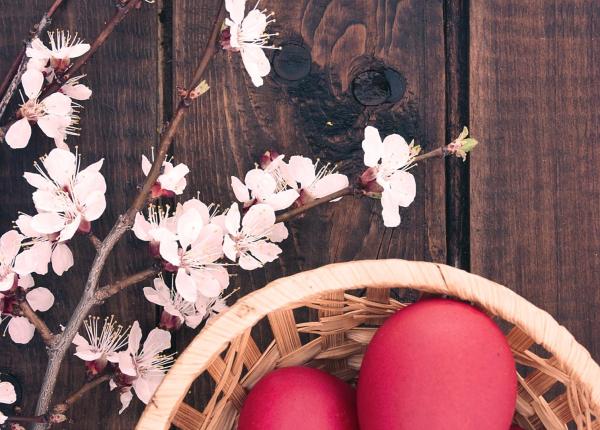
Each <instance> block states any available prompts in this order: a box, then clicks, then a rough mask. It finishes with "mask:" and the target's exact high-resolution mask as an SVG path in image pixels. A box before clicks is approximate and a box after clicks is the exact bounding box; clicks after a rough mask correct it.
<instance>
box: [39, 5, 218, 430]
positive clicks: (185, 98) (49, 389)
mask: <svg viewBox="0 0 600 430" xmlns="http://www.w3.org/2000/svg"><path fill="white" fill-rule="evenodd" d="M130 1H136V2H137V1H139V0H130ZM130 4H131V3H128V5H130ZM224 19H225V5H224V2H221V5H220V7H219V12H218V14H217V17H216V18H215V21H214V23H213V27H212V30H211V34H210V37H209V39H208V42H207V46H206V48H205V50H204V52H203V54H202V57H201V59H200V63H199V64H198V66H197V68H196V70H195V72H194V74H193V78H192V82H191V85H190V86H189V88H190V89H191V90H194V89H195V88H196V87H197V86H198V85H199V84H200V82H201V80H202V76H203V74H204V72H205V71H206V68H207V66H208V64H209V63H210V60H211V59H212V58H213V56H214V55H215V53H216V52H217V38H218V36H219V33H220V31H221V27H222V25H223V21H224ZM192 95H193V91H188V92H186V93H185V94H184V95H182V99H181V100H180V102H179V104H178V106H177V109H176V110H175V113H174V114H173V118H172V119H171V122H170V123H169V126H168V128H167V130H166V131H165V133H164V134H163V136H162V138H161V141H160V145H159V150H158V154H157V156H156V157H155V159H154V162H153V164H152V168H151V169H150V172H148V175H147V177H146V181H145V183H144V185H143V187H142V189H141V190H140V192H139V193H138V195H137V197H136V198H135V200H134V202H133V204H132V205H131V207H130V208H129V209H128V210H127V212H126V213H125V214H124V215H121V216H119V219H118V220H117V222H116V223H115V225H114V226H113V228H112V229H111V230H110V232H109V233H108V235H107V236H106V238H105V239H104V240H103V241H102V244H101V245H100V247H99V248H98V250H97V252H96V257H95V258H94V261H93V263H92V267H91V269H90V273H89V275H88V279H87V281H86V285H85V287H84V291H83V294H82V297H81V299H80V301H79V304H78V305H77V307H76V308H75V310H74V311H73V315H72V317H71V319H70V320H69V322H68V323H67V326H66V328H65V330H64V332H63V333H62V334H61V335H59V336H57V337H56V340H55V342H54V343H53V345H52V347H51V348H50V349H49V351H48V354H49V360H48V365H47V367H46V374H45V375H44V381H43V383H42V387H41V389H40V396H39V398H38V402H37V406H36V414H38V415H42V414H44V413H46V412H47V410H48V407H49V405H50V401H51V398H52V393H53V392H54V387H55V385H56V380H57V378H58V373H59V370H60V366H61V363H62V361H63V359H64V356H65V353H66V352H67V350H68V348H69V346H70V345H71V342H72V341H73V338H74V337H75V335H76V334H77V332H78V331H79V328H80V327H81V324H82V323H83V321H84V320H85V318H86V317H87V315H88V313H89V311H90V309H91V308H92V307H93V306H94V305H95V304H96V303H97V301H96V296H95V293H96V288H97V286H98V282H99V280H100V275H101V273H102V271H103V269H104V265H105V264H106V260H107V258H108V256H109V255H110V253H111V252H112V250H113V248H114V246H115V245H116V243H117V242H118V241H119V239H120V238H121V237H122V236H123V234H125V232H126V231H127V230H129V229H130V228H131V226H132V225H133V221H134V219H135V215H136V214H137V213H138V212H139V211H140V210H141V209H142V207H143V205H144V204H145V202H146V200H147V197H148V195H149V194H150V191H151V188H152V186H153V185H154V183H155V182H156V180H157V178H158V176H159V174H160V170H161V167H162V163H163V161H164V159H165V158H166V156H167V153H168V150H169V147H170V146H171V143H172V142H173V139H174V137H175V134H176V132H177V129H178V128H179V125H180V124H181V121H182V120H183V117H184V116H185V114H186V113H187V111H188V108H189V106H191V104H192V101H193V99H194V97H193V96H192ZM36 428H37V429H41V428H43V427H40V426H36Z"/></svg>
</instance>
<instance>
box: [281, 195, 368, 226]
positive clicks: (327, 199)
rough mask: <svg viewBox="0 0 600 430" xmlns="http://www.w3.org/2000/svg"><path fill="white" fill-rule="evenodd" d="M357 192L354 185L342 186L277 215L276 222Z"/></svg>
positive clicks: (286, 219)
mask: <svg viewBox="0 0 600 430" xmlns="http://www.w3.org/2000/svg"><path fill="white" fill-rule="evenodd" d="M355 193H356V192H355V190H354V188H352V187H346V188H342V189H341V190H339V191H336V192H335V193H331V194H328V195H326V196H325V197H321V198H320V199H315V200H312V201H310V202H308V203H307V204H305V205H302V206H299V207H297V208H294V209H292V210H289V211H287V212H284V213H282V214H281V215H279V216H277V218H276V220H275V222H285V221H289V220H291V219H292V218H295V217H297V216H298V215H300V214H303V213H304V212H307V211H309V210H311V209H313V208H316V207H317V206H321V205H324V204H325V203H329V202H330V201H332V200H335V199H339V198H340V197H343V196H349V195H352V194H355ZM357 194H358V195H362V194H361V193H357Z"/></svg>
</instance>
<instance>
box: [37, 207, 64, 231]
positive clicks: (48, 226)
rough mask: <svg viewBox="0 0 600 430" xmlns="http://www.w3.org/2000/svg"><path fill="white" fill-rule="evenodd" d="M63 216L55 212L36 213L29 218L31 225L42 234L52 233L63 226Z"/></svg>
mask: <svg viewBox="0 0 600 430" xmlns="http://www.w3.org/2000/svg"><path fill="white" fill-rule="evenodd" d="M65 222H66V220H65V218H64V217H63V216H62V215H60V214H58V213H56V212H44V213H41V214H37V215H35V216H34V217H33V219H32V220H31V226H32V227H33V228H34V229H35V230H37V231H39V232H40V233H44V234H52V233H56V232H59V231H61V230H62V229H63V228H65Z"/></svg>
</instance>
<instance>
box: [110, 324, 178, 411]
mask: <svg viewBox="0 0 600 430" xmlns="http://www.w3.org/2000/svg"><path fill="white" fill-rule="evenodd" d="M141 340H142V330H141V329H140V325H139V323H138V322H137V321H135V322H134V323H133V325H132V327H131V330H130V332H129V345H128V347H127V351H123V352H120V353H119V354H118V363H119V375H117V376H116V377H115V378H113V379H112V380H111V381H110V386H111V390H112V389H114V388H117V387H119V389H120V393H121V405H122V407H121V410H120V411H119V414H121V413H122V412H123V411H124V410H125V409H126V408H127V407H128V406H129V403H130V402H131V399H132V398H133V393H132V389H133V391H134V392H135V394H136V396H137V397H138V398H139V399H140V400H141V401H142V402H144V403H145V404H148V402H149V401H150V399H151V398H152V395H153V394H154V392H155V391H156V389H157V388H158V385H159V384H160V383H161V381H162V380H163V378H164V376H165V373H166V371H167V370H168V369H169V367H171V365H172V363H173V356H172V355H164V354H162V352H163V351H164V350H166V349H168V348H170V347H171V334H170V333H169V332H168V331H166V330H161V329H159V328H155V329H153V330H152V331H151V332H150V333H149V334H148V337H147V338H146V341H145V342H144V345H143V347H142V349H141V350H140V343H141Z"/></svg>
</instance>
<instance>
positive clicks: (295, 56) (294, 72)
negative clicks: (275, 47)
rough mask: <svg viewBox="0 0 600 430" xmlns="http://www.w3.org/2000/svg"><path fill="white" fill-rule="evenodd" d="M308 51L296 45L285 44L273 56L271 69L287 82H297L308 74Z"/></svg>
mask: <svg viewBox="0 0 600 430" xmlns="http://www.w3.org/2000/svg"><path fill="white" fill-rule="evenodd" d="M311 62H312V58H311V56H310V51H309V50H308V49H307V48H306V47H304V46H301V45H298V44H296V43H286V44H284V45H283V46H282V47H281V51H278V52H277V53H276V54H275V59H274V60H273V69H274V70H275V73H277V75H279V76H280V77H282V78H283V79H286V80H288V81H298V80H300V79H302V78H304V77H305V76H307V75H308V74H309V73H310V65H311Z"/></svg>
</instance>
